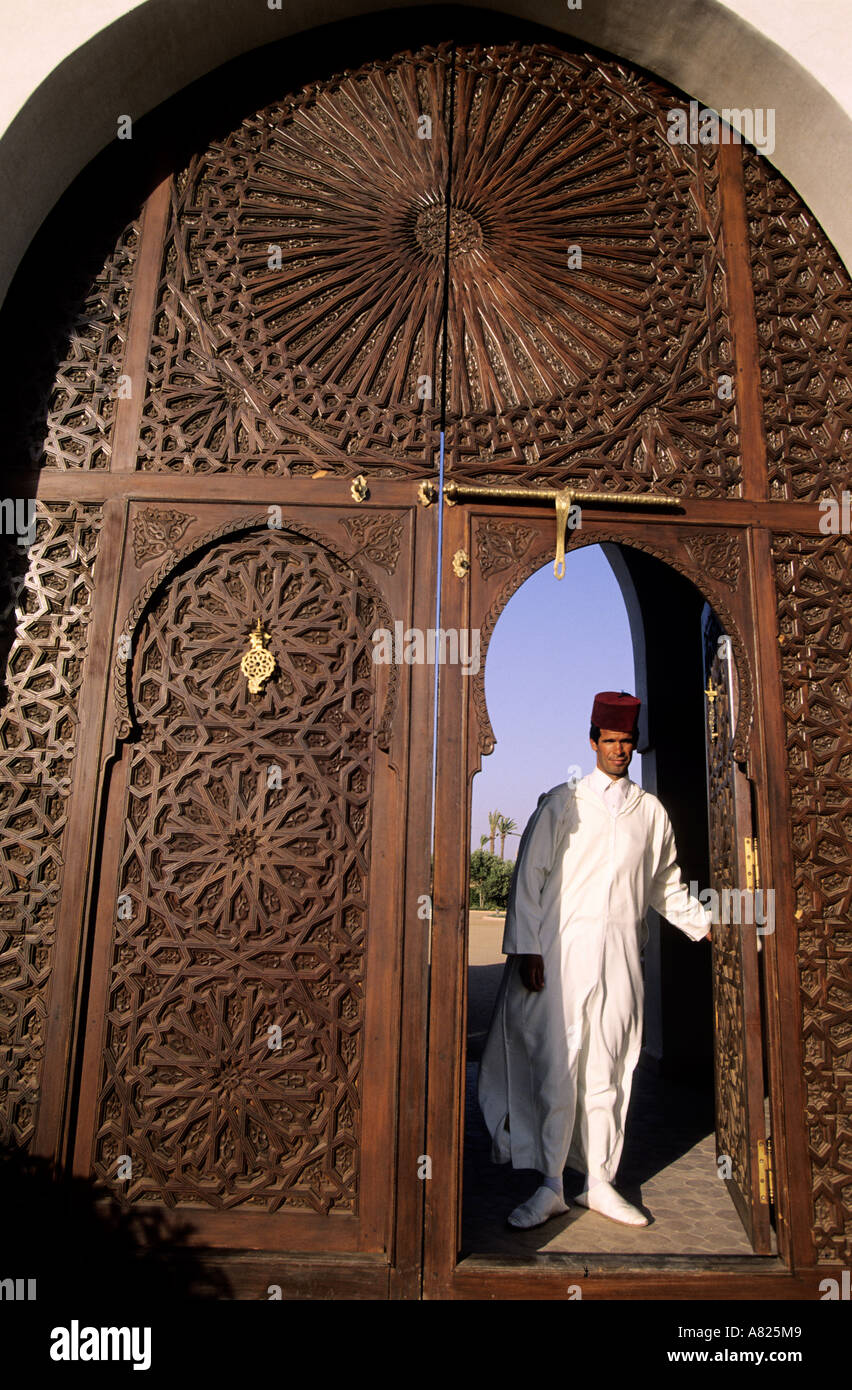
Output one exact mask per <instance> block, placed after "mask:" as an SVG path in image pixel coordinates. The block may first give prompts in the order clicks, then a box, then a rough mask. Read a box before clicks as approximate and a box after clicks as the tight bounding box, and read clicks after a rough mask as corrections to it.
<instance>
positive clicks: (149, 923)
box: [75, 503, 414, 1253]
mask: <svg viewBox="0 0 852 1390" xmlns="http://www.w3.org/2000/svg"><path fill="white" fill-rule="evenodd" d="M270 510H271V509H270ZM196 513H197V516H196V517H195V518H193V517H191V516H187V517H186V518H185V521H186V524H185V525H183V524H182V521H179V520H177V519H176V518H177V513H174V512H173V513H172V514H171V516H170V517H169V516H166V517H164V515H163V513H162V512H157V510H156V509H151V508H150V507H145V506H144V505H142V504H138V503H137V504H132V506H131V514H130V516H129V518H128V520H129V528H128V542H129V541H130V540H131V538H133V539H134V540H135V542H136V544H135V548H134V551H135V553H131V546H130V544H128V547H127V551H126V554H125V561H124V573H123V575H122V583H121V590H120V600H119V603H120V609H121V612H120V617H119V623H118V625H117V643H116V647H117V653H116V655H117V663H116V692H115V695H114V700H113V704H114V709H113V716H114V718H115V721H116V726H117V729H118V731H119V733H121V734H122V735H123V736H124V737H123V741H122V742H121V744H120V745H119V750H118V758H117V762H116V764H115V767H114V769H113V774H112V776H111V779H110V785H109V791H108V808H107V815H106V825H107V827H108V829H107V834H106V840H105V843H104V845H103V853H102V862H101V873H100V880H99V884H98V906H97V926H96V940H95V948H94V965H93V976H92V989H91V995H90V1004H89V1011H88V1027H87V1035H86V1043H85V1062H84V1082H83V1091H82V1096H81V1105H80V1121H79V1125H78V1131H77V1146H76V1156H75V1170H76V1171H77V1172H78V1173H79V1174H81V1175H85V1176H90V1175H91V1176H93V1177H96V1178H98V1179H99V1180H101V1181H102V1182H103V1183H105V1184H106V1185H107V1186H108V1187H109V1188H110V1189H111V1190H113V1191H114V1192H116V1194H117V1195H120V1196H121V1198H122V1200H123V1201H125V1202H127V1203H131V1204H133V1205H134V1206H142V1207H145V1206H150V1207H151V1208H152V1209H154V1210H156V1211H158V1212H159V1213H160V1214H161V1215H168V1217H169V1219H170V1220H171V1221H173V1222H174V1223H175V1224H176V1225H183V1226H186V1225H187V1224H188V1225H190V1226H191V1227H192V1230H191V1232H190V1233H189V1237H188V1238H189V1239H190V1240H193V1241H201V1242H203V1243H205V1244H211V1245H232V1246H233V1245H235V1246H246V1245H249V1246H256V1247H266V1248H270V1247H277V1248H278V1249H287V1248H290V1249H293V1248H298V1249H302V1250H311V1249H318V1250H319V1249H321V1250H324V1251H326V1252H328V1251H339V1252H347V1251H363V1252H370V1251H372V1252H376V1253H380V1252H385V1251H387V1249H388V1248H389V1244H390V1235H391V1223H392V1212H393V1178H394V1172H393V1163H392V1155H393V1152H394V1129H395V1123H396V1113H397V1107H396V1069H397V1065H398V1035H397V1032H396V1030H395V1029H394V1028H393V1026H392V1020H393V1019H394V1018H395V1017H396V1013H397V1010H398V1007H399V1004H398V984H397V980H398V974H399V972H398V968H397V967H398V965H399V961H400V956H401V925H400V924H401V921H402V912H401V910H400V904H401V901H402V895H403V885H402V880H401V875H400V870H399V866H400V865H401V864H402V863H403V862H404V854H403V843H402V842H403V837H404V833H405V820H406V817H405V804H406V799H405V788H404V787H401V786H400V779H399V777H398V775H397V773H396V772H395V771H394V768H393V767H392V766H391V762H392V761H393V762H395V763H396V764H397V765H400V764H401V765H403V766H404V763H405V760H404V758H403V757H401V756H400V754H401V751H403V746H404V743H405V739H406V737H407V727H406V725H405V721H404V712H403V711H402V710H401V708H400V701H399V683H400V674H399V668H393V667H379V666H377V665H376V664H375V663H374V661H373V659H372V654H373V643H372V641H371V634H372V632H373V631H374V629H375V628H376V627H377V626H386V625H388V624H391V623H392V621H393V619H392V616H391V614H392V613H393V615H394V616H400V615H402V616H404V615H405V614H406V613H407V607H406V605H407V603H408V602H409V594H410V562H411V554H412V549H413V547H412V536H411V533H412V530H413V526H414V516H413V513H412V512H409V513H408V514H406V513H405V511H403V510H402V509H400V510H399V512H398V513H392V514H383V515H381V516H377V515H376V514H375V513H373V514H372V515H370V514H364V513H362V512H358V511H357V509H356V508H354V507H353V508H352V509H351V516H350V517H349V518H348V520H349V521H350V534H351V535H353V536H355V535H357V536H358V537H359V539H360V545H359V549H360V550H361V551H362V555H361V558H360V560H356V559H353V558H351V557H350V556H347V555H342V554H341V549H342V547H341V549H338V548H335V547H334V546H333V545H332V543H331V541H330V540H328V539H327V538H326V536H325V534H324V532H323V531H322V530H320V529H319V527H318V524H317V523H320V522H321V523H323V525H324V526H325V527H326V528H327V529H328V530H329V531H333V532H334V531H337V530H338V529H339V527H338V523H339V521H340V516H341V513H340V511H332V510H328V511H324V510H323V509H322V508H291V509H289V510H288V512H287V515H286V516H285V517H284V518H283V519H280V525H275V526H270V525H268V524H267V515H266V513H264V512H261V513H259V514H258V512H257V509H255V513H254V515H253V516H252V515H251V513H249V514H248V515H246V508H245V507H244V506H243V507H241V508H237V507H236V506H234V505H230V506H221V505H211V506H209V507H200V508H196ZM346 520H347V517H346V514H345V513H344V523H345V521H346ZM179 528H182V529H181V534H180V538H179V539H180V544H181V550H180V553H179V554H176V553H174V547H175V545H176V543H177V540H178V535H177V532H178V529H179ZM365 528H366V529H365ZM157 529H158V530H159V532H160V533H161V534H160V536H159V537H158V539H157V542H156V544H153V545H148V544H147V543H146V540H145V538H146V536H150V535H151V534H153V533H154V532H155V531H156V530H157ZM344 529H345V528H344ZM164 531H165V532H166V533H167V535H166V542H167V550H168V549H169V547H171V551H172V553H170V554H167V557H166V559H165V560H164V561H162V562H161V564H160V566H159V567H158V568H154V569H153V571H152V572H151V573H150V575H149V577H148V578H147V580H146V581H145V582H142V580H143V579H144V574H143V575H140V572H139V562H141V564H142V566H143V568H144V567H145V566H147V567H148V569H151V566H150V564H149V562H150V561H153V560H156V559H157V558H160V557H159V556H158V554H157V553H156V552H157V551H158V549H160V547H161V545H162V543H163V536H162V533H163V532H164ZM371 532H372V533H374V534H373V538H374V541H375V543H374V544H373V545H372V549H371V545H370V538H369V537H370V533H371ZM379 533H381V535H382V536H383V541H382V542H381V543H379V541H378V540H377V539H376V537H377V536H378V535H379ZM335 539H336V540H337V539H338V538H337V537H336V538H335ZM338 545H339V540H338ZM348 549H349V550H350V551H351V546H350V547H348ZM152 551H153V552H154V553H153V554H152V553H151V552H152ZM370 556H372V559H370ZM391 562H392V563H391ZM369 571H372V573H370V572H369ZM377 572H378V573H380V574H383V575H384V579H385V581H386V582H385V583H384V585H383V586H382V587H380V585H379V584H378V583H377V582H376V578H375V577H374V576H375V575H376V573H377ZM258 618H260V620H261V622H262V625H263V628H264V630H265V631H266V632H267V633H268V634H269V638H268V641H267V647H268V649H269V651H270V652H271V653H272V655H273V656H274V658H275V662H276V667H275V670H274V672H273V674H272V676H271V677H270V679H269V681H268V683H267V684H266V686H265V688H264V689H263V690H262V691H261V692H259V693H258V694H255V695H252V694H251V693H250V692H249V689H248V683H247V680H246V677H245V676H244V675H243V673H242V671H241V669H240V659H241V657H242V656H243V654H244V652H245V651H246V650H247V649H248V646H249V641H248V637H249V633H250V631H251V630H252V627H253V625H254V623H255V621H256V620H257V619H258ZM128 637H130V638H131V639H132V652H131V655H130V658H129V660H128V661H127V662H126V663H124V667H122V663H121V655H120V646H121V642H122V638H125V639H127V638H128ZM125 671H126V675H125ZM128 1160H129V1167H128ZM122 1173H124V1174H125V1176H124V1177H122V1176H121V1174H122Z"/></svg>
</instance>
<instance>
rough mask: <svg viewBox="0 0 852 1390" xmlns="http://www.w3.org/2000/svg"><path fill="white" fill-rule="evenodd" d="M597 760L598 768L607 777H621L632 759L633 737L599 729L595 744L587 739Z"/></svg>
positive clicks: (612, 730)
mask: <svg viewBox="0 0 852 1390" xmlns="http://www.w3.org/2000/svg"><path fill="white" fill-rule="evenodd" d="M589 742H590V743H591V744H592V747H593V748H594V750H595V752H596V753H597V758H598V767H599V768H600V770H601V772H605V773H606V774H607V776H608V777H623V776H624V774H625V773H626V771H627V769H628V767H629V766H630V759H631V758H632V757H633V747H634V745H633V735H632V734H621V733H619V732H618V730H617V729H601V736H600V738H599V739H598V741H597V743H592V740H591V739H589Z"/></svg>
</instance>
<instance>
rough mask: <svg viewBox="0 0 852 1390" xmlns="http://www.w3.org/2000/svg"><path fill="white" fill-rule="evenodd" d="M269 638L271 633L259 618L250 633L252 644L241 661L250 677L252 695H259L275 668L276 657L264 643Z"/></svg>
mask: <svg viewBox="0 0 852 1390" xmlns="http://www.w3.org/2000/svg"><path fill="white" fill-rule="evenodd" d="M268 640H269V633H268V632H265V631H264V628H263V624H262V623H261V621H260V618H258V620H257V622H256V623H255V625H254V629H253V631H252V632H251V633H250V634H249V642H250V643H251V646H250V647H249V649H248V651H247V652H246V653H245V656H244V657H243V659H242V661H241V662H240V670H241V671H242V673H243V675H244V676H246V677H247V679H248V688H249V693H250V694H251V695H259V694H260V693H261V691H262V690H263V687H264V685H265V684H266V682H267V681H268V680H269V677H270V676H271V675H272V672H273V671H274V670H275V657H274V656H273V655H272V652H270V651H268V650H267V649H266V647H265V646H264V645H263V643H264V641H268Z"/></svg>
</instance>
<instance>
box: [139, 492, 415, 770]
mask: <svg viewBox="0 0 852 1390" xmlns="http://www.w3.org/2000/svg"><path fill="white" fill-rule="evenodd" d="M146 516H147V517H151V516H153V517H154V519H155V520H154V530H153V532H152V529H151V525H150V524H148V525H143V526H142V527H141V529H140V527H139V526H137V527H135V528H134V537H135V539H136V541H137V542H140V541H141V542H143V544H144V545H145V546H146V547H147V548H144V549H140V546H139V544H137V547H136V551H135V553H136V556H137V564H139V563H141V562H143V561H144V559H145V557H146V555H147V557H148V558H149V559H150V558H152V557H153V556H155V555H156V554H159V553H161V551H166V552H167V558H166V559H165V560H164V561H163V562H162V564H161V565H160V566H159V568H158V569H157V570H156V571H155V572H154V574H152V575H151V576H150V577H149V579H148V580H147V582H146V583H145V585H144V587H143V588H142V589H141V590H140V592H139V593H138V594H137V596H136V598H135V600H134V602H133V605H132V607H131V609H130V612H129V614H128V616H127V618H126V620H125V623H124V627H123V630H122V633H121V635H120V637H119V641H118V644H117V653H116V659H115V666H114V680H113V689H114V696H115V707H116V737H117V738H119V739H123V738H128V737H129V736H130V733H131V731H132V729H133V727H134V726H135V724H136V723H137V715H136V711H135V708H134V701H133V697H132V694H131V691H132V672H133V660H132V654H133V651H134V649H135V646H136V642H137V633H138V629H139V626H140V624H141V621H142V619H143V616H144V615H146V614H147V612H148V610H149V608H150V606H151V604H152V601H154V599H155V596H156V595H157V593H158V591H159V590H161V589H162V588H163V586H164V585H166V584H167V583H168V582H169V580H170V579H171V577H172V576H173V575H174V574H175V573H176V572H177V571H178V569H179V568H181V567H183V566H185V565H186V563H187V562H188V561H189V560H190V558H191V557H192V556H193V555H195V554H196V553H200V552H201V551H202V550H203V549H205V548H207V547H209V546H212V545H215V543H216V542H217V541H221V540H222V539H223V538H225V537H227V536H234V535H236V533H238V532H240V531H245V532H247V533H249V534H252V535H253V536H254V544H255V549H256V551H257V554H258V555H259V556H260V555H261V554H262V555H263V560H262V565H263V566H264V567H265V578H264V580H263V587H262V591H260V590H257V591H255V594H256V598H257V601H258V602H257V607H258V609H261V608H262V609H263V611H262V612H260V611H258V612H256V613H255V615H254V616H255V617H260V618H261V619H262V621H263V622H264V625H265V626H267V627H269V626H270V624H271V625H272V628H275V629H277V630H278V631H282V632H283V631H284V630H285V629H286V626H287V622H286V620H287V612H286V606H283V607H279V606H277V604H278V601H279V597H280V595H279V594H278V591H277V587H276V586H277V584H278V582H279V581H280V574H277V573H276V558H275V556H273V555H272V553H271V551H263V550H262V545H263V541H264V538H266V537H268V536H269V534H270V528H269V512H268V511H267V512H264V513H262V514H261V515H260V516H251V517H242V518H238V519H234V520H231V521H227V522H225V523H224V524H223V525H222V526H220V527H218V528H217V529H216V530H214V531H212V532H210V533H208V534H207V535H205V536H203V537H198V538H196V539H194V540H192V541H190V542H188V543H187V544H186V545H184V546H183V547H181V548H180V549H177V548H175V546H174V544H173V543H172V541H170V539H169V536H168V532H169V531H170V532H171V536H172V538H173V540H176V539H177V538H178V537H179V535H180V534H182V531H183V529H185V523H186V522H187V521H188V519H189V518H188V515H187V514H185V513H181V512H175V511H172V512H168V513H162V512H160V511H156V510H152V511H149V512H147V513H142V514H141V516H140V517H139V518H137V521H141V520H142V519H143V518H145V517H146ZM164 516H165V517H166V520H165V521H164V520H163V517H164ZM356 520H358V521H360V520H361V519H360V518H357V519H356ZM385 530H386V528H385ZM281 533H282V534H284V535H288V534H289V535H290V536H292V537H293V538H298V540H299V541H300V542H310V543H312V545H313V549H314V550H317V549H320V550H322V552H323V554H324V555H326V556H327V563H328V564H329V565H331V567H332V568H333V569H334V570H335V571H336V572H337V573H338V574H347V575H348V578H349V581H350V582H351V583H353V582H354V584H355V585H356V586H357V588H356V590H355V592H356V593H359V591H360V593H359V598H358V600H357V602H358V605H359V620H361V621H363V622H364V623H365V624H366V626H367V628H368V629H369V631H370V632H372V631H373V630H374V629H375V628H376V627H385V628H389V627H390V626H391V617H390V612H389V609H388V607H387V604H386V603H385V600H384V598H383V597H382V595H381V594H380V593H379V592H378V590H377V589H376V587H375V585H374V584H373V583H372V582H371V580H370V579H369V578H368V577H367V576H366V575H365V574H364V572H363V570H362V569H361V567H360V566H359V565H358V563H357V561H356V560H354V559H352V558H346V557H345V556H343V555H342V554H340V553H339V552H338V551H337V550H336V548H334V547H333V546H332V544H331V542H330V541H329V540H328V538H327V537H325V536H323V535H322V534H321V533H320V532H319V531H315V530H314V529H313V528H311V527H309V526H305V525H304V524H303V523H302V522H296V521H290V520H289V519H288V520H286V521H282V531H281ZM271 534H273V535H275V534H279V533H278V532H277V531H275V530H273V531H272V532H271ZM355 534H356V536H358V538H359V539H361V537H360V534H359V533H358V532H356V533H355ZM392 534H393V535H395V532H393V533H392ZM152 535H153V541H152V542H150V538H151V537H152ZM383 535H384V532H383ZM385 540H387V537H386V536H385ZM149 542H150V543H149ZM397 543H398V538H397ZM367 544H368V545H369V542H368V543H367ZM362 545H363V541H362ZM382 553H383V554H384V552H382ZM285 568H286V560H285ZM246 596H247V595H246ZM235 621H236V622H237V623H238V624H239V622H241V621H242V619H236V620H235ZM247 632H248V629H245V631H243V630H242V629H240V630H239V631H237V630H236V629H235V628H233V625H232V629H231V630H230V631H229V633H228V638H227V640H228V641H229V642H230V649H229V650H230V654H231V655H230V657H226V658H225V660H226V661H227V660H232V659H233V652H234V650H235V649H236V647H237V646H239V644H240V642H243V645H245V642H246V641H247ZM224 641H225V636H224V634H223V642H224ZM224 650H227V648H225V649H224ZM241 650H242V648H241ZM126 653H129V654H130V656H131V659H130V660H128V656H127V655H126ZM268 689H269V693H270V698H271V696H272V692H273V691H274V689H275V687H274V685H270V686H269V687H268ZM398 693H399V668H398V667H397V666H396V665H391V666H390V667H389V672H388V687H387V693H386V695H385V699H384V704H383V707H382V712H381V718H380V720H379V723H378V726H377V728H376V730H375V737H376V743H377V745H378V747H379V748H381V749H382V750H383V751H385V752H387V750H388V748H389V746H390V733H391V727H392V724H393V717H394V712H395V709H396V702H397V697H398ZM197 713H198V714H199V717H203V714H204V711H203V710H198V711H197ZM277 714H278V715H279V717H280V714H281V711H280V710H278V711H277Z"/></svg>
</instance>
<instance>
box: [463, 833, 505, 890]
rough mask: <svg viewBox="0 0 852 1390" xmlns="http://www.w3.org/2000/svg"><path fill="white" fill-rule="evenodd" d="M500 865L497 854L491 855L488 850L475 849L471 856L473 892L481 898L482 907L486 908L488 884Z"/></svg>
mask: <svg viewBox="0 0 852 1390" xmlns="http://www.w3.org/2000/svg"><path fill="white" fill-rule="evenodd" d="M486 838H487V837H486ZM499 863H500V860H499V859H498V858H497V856H496V854H489V852H488V850H485V849H475V850H474V851H473V854H472V855H471V856H470V884H471V888H472V890H473V892H475V893H476V895H477V897H478V898H479V906H480V907H484V906H485V902H486V884H487V883H488V880H489V877H490V875H491V873H492V870H493V867H494V865H495V864H499Z"/></svg>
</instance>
